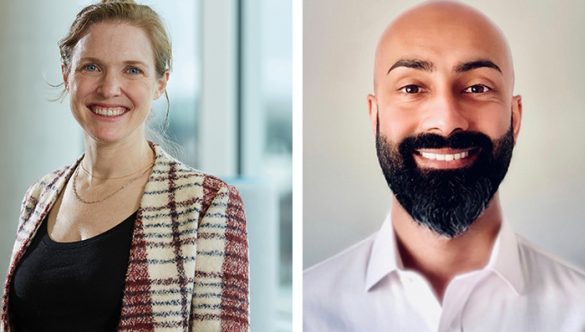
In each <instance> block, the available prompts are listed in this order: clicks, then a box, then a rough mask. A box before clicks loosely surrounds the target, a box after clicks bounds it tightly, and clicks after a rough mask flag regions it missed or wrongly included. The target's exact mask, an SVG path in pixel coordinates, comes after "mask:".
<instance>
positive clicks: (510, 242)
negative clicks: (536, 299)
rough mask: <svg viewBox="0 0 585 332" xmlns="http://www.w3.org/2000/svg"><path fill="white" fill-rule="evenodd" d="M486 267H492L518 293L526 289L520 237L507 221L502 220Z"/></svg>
mask: <svg viewBox="0 0 585 332" xmlns="http://www.w3.org/2000/svg"><path fill="white" fill-rule="evenodd" d="M484 269H490V270H492V271H493V272H494V273H496V275H498V276H499V277H500V278H501V279H502V280H504V281H505V282H506V283H507V284H508V285H509V286H510V287H512V289H514V291H515V292H516V293H517V294H522V292H523V291H524V274H523V273H522V264H521V261H520V254H519V250H518V239H517V237H516V234H515V233H514V231H513V230H512V227H511V226H510V225H509V224H508V223H507V222H505V221H502V225H501V226H500V231H499V232H498V236H497V237H496V241H495V242H494V246H493V249H492V254H491V256H490V260H489V262H488V264H487V265H486V267H485V268H484Z"/></svg>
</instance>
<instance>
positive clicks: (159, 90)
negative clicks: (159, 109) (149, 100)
mask: <svg viewBox="0 0 585 332" xmlns="http://www.w3.org/2000/svg"><path fill="white" fill-rule="evenodd" d="M169 76H170V73H169V71H168V70H167V71H165V73H164V74H163V76H162V77H161V78H159V79H158V82H157V86H156V91H155V93H154V99H155V100H156V99H158V98H159V97H160V96H161V95H162V94H163V93H164V92H165V90H166V88H167V83H168V82H169Z"/></svg>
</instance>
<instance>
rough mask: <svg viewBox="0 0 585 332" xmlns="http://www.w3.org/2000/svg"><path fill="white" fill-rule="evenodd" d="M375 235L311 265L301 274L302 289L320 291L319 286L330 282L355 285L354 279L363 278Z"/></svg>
mask: <svg viewBox="0 0 585 332" xmlns="http://www.w3.org/2000/svg"><path fill="white" fill-rule="evenodd" d="M374 239H375V234H372V235H370V236H369V237H367V238H365V239H363V240H361V241H359V242H357V243H355V244H354V245H352V246H351V247H349V248H347V249H345V250H343V251H341V252H340V253H338V254H336V255H334V256H332V257H330V258H327V259H326V260H324V261H322V262H320V263H318V264H316V265H313V266H312V267H310V268H308V269H307V270H305V271H304V273H303V285H304V286H303V287H304V288H305V290H306V289H307V288H311V287H313V286H317V287H319V288H320V289H322V288H321V287H320V286H321V285H320V284H322V283H325V284H331V283H332V282H334V283H336V284H338V283H344V282H351V283H352V284H355V282H356V279H357V278H358V277H359V276H361V277H362V278H364V276H365V269H366V266H367V263H368V258H369V255H370V251H371V247H372V243H373V242H374Z"/></svg>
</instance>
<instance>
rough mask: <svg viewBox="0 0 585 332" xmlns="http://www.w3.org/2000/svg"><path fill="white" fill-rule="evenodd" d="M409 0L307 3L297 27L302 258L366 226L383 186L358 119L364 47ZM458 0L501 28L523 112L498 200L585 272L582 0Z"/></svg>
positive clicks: (382, 201)
mask: <svg viewBox="0 0 585 332" xmlns="http://www.w3.org/2000/svg"><path fill="white" fill-rule="evenodd" d="M419 2H420V1H390V0H385V1H381V0H361V1H338V0H311V1H305V2H304V9H303V11H304V13H303V15H304V17H303V20H304V31H303V37H304V41H303V45H304V46H303V53H304V59H303V66H304V70H303V76H304V77H303V84H304V87H303V94H304V104H303V107H304V114H303V140H304V146H303V149H304V151H303V153H304V160H303V164H304V169H303V172H304V179H303V181H304V182H303V185H304V189H303V195H304V197H303V204H304V211H303V212H304V215H303V219H304V220H303V242H304V246H303V249H304V251H303V258H304V261H303V265H304V267H305V268H306V267H309V266H311V265H313V264H315V263H317V262H318V261H320V260H323V259H324V258H326V257H329V256H331V255H333V254H335V253H337V252H339V251H340V250H342V249H344V248H346V247H348V246H349V245H351V244H352V243H355V242H357V241H359V240H360V239H362V238H364V237H366V236H367V235H368V234H371V233H372V232H375V231H376V230H377V229H378V228H379V227H380V225H381V223H382V221H383V219H384V217H385V215H386V213H387V212H388V210H389V204H390V195H391V194H390V191H389V189H388V187H387V185H386V183H385V180H384V178H383V176H382V173H381V171H380V168H379V166H378V163H377V159H376V155H375V149H374V137H373V134H372V133H371V131H370V124H369V121H368V117H367V103H366V96H367V94H368V93H370V92H371V91H372V67H373V54H374V49H375V46H376V42H377V39H378V37H379V35H380V33H381V32H382V31H383V29H384V28H385V26H386V24H387V23H389V22H390V21H391V20H392V18H394V17H395V16H396V15H398V14H399V13H400V12H402V11H403V10H405V9H407V8H409V7H411V6H412V5H413V4H416V3H419ZM466 3H468V4H470V5H472V6H474V7H476V8H478V9H479V10H481V11H483V12H484V13H485V14H486V15H488V16H489V17H490V18H492V19H493V20H494V21H495V22H496V23H497V24H498V25H499V26H500V27H501V28H502V30H503V31H504V33H505V34H506V36H507V37H508V40H509V42H510V45H511V47H512V52H513V55H514V64H515V68H516V86H515V93H516V94H521V95H522V97H523V107H524V113H523V119H522V128H521V131H520V137H519V141H518V144H517V146H516V149H515V151H514V157H513V160H512V165H511V167H510V170H509V172H508V175H507V177H506V179H505V180H504V183H503V185H502V186H501V187H500V195H501V198H502V203H503V207H504V213H505V218H506V219H507V220H508V221H509V222H510V223H511V224H512V226H513V227H514V229H515V230H516V231H517V232H518V233H520V234H521V235H523V236H525V237H527V238H529V239H530V240H532V241H533V242H536V243H537V244H539V245H540V246H541V247H544V248H546V249H547V250H548V251H550V252H552V253H554V254H556V255H558V256H561V257H563V258H565V260H567V261H569V262H571V263H573V264H574V265H577V266H580V267H581V268H583V267H585V239H584V237H585V220H584V219H585V217H584V215H585V202H583V200H584V198H585V175H584V172H585V153H584V151H585V149H584V148H583V146H582V143H583V142H585V139H584V138H583V128H584V127H585V60H584V59H585V23H584V22H585V2H583V1H579V0H566V1H562V2H558V1H493V0H473V1H466Z"/></svg>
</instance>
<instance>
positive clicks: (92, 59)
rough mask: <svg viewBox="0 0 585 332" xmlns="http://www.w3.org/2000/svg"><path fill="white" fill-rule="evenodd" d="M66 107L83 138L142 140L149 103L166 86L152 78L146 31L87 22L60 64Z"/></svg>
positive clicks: (115, 141)
mask: <svg viewBox="0 0 585 332" xmlns="http://www.w3.org/2000/svg"><path fill="white" fill-rule="evenodd" d="M63 79H64V82H65V86H66V88H67V90H68V92H69V94H70V104H71V111H72V112H73V115H74V116H75V119H76V120H77V122H79V124H80V125H81V127H82V128H83V130H84V131H85V134H86V136H87V138H88V139H93V140H94V141H96V142H97V143H106V144H108V143H117V142H123V141H127V140H132V141H134V140H136V142H138V141H140V140H143V139H145V134H144V126H145V122H146V119H147V117H148V114H149V112H150V108H151V104H152V101H153V100H155V99H157V98H159V97H160V96H161V94H162V93H163V92H164V90H165V88H166V83H167V79H168V74H165V75H164V76H163V77H158V75H157V74H156V70H155V64H154V52H153V49H152V43H151V41H150V39H149V37H148V35H147V34H146V32H145V31H144V30H143V29H142V28H139V27H136V26H133V25H130V24H127V23H124V22H101V23H96V24H94V25H92V26H91V27H90V28H89V29H88V32H87V34H86V35H85V36H84V37H83V38H81V39H80V40H79V42H78V43H77V45H75V48H74V50H73V54H72V59H71V66H70V68H66V67H63Z"/></svg>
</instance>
